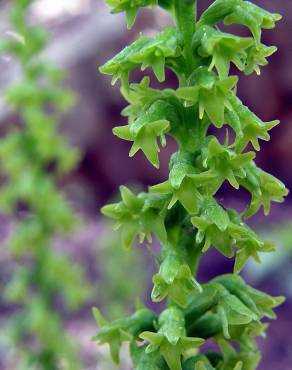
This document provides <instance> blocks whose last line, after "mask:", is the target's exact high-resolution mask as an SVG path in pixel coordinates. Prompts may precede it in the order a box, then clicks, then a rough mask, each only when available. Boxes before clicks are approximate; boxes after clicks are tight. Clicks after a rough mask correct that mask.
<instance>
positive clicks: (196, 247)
mask: <svg viewBox="0 0 292 370" xmlns="http://www.w3.org/2000/svg"><path fill="white" fill-rule="evenodd" d="M196 3H197V1H196V0H158V1H146V0H144V1H143V0H141V1H139V0H132V1H130V0H125V1H114V0H113V1H108V4H109V5H110V6H111V7H112V9H113V11H114V12H120V11H125V12H126V13H127V17H128V24H129V25H130V26H131V25H132V24H133V22H134V19H135V17H136V14H137V12H138V10H139V8H140V7H147V6H151V5H158V6H161V7H162V8H163V9H165V10H166V11H168V12H169V13H170V14H171V16H172V17H173V18H174V21H175V24H176V27H171V28H170V27H167V28H165V30H163V31H162V32H161V33H159V34H158V35H157V36H156V37H152V38H148V37H144V36H141V37H140V38H139V39H138V40H137V41H136V42H134V43H133V44H132V45H130V46H128V47H126V48H125V49H124V50H123V51H121V52H120V53H119V54H118V55H117V56H116V57H114V58H113V59H112V60H111V61H109V62H107V63H106V64H105V65H104V66H102V67H101V68H100V70H101V72H103V73H106V74H110V75H112V76H113V78H114V81H115V80H117V79H120V80H121V93H122V95H123V96H124V97H125V99H126V100H127V102H128V103H129V105H128V106H127V107H126V108H125V109H124V110H123V112H122V114H123V116H124V117H127V119H128V122H127V123H126V124H125V125H122V126H119V127H116V128H114V134H115V135H116V136H118V137H120V138H121V139H124V140H127V141H131V142H133V144H132V148H131V150H130V156H133V155H134V154H135V153H136V152H137V151H138V150H142V151H143V153H144V154H145V156H146V157H147V158H148V160H149V161H150V162H151V164H152V165H153V166H155V167H156V168H158V167H159V150H160V147H159V145H158V142H159V141H160V142H161V146H162V147H164V146H165V145H166V142H167V138H168V136H171V137H172V138H173V139H174V140H175V141H176V143H177V145H178V150H177V152H176V153H174V154H173V155H172V156H171V159H170V163H169V175H168V176H167V178H166V179H165V181H163V182H162V183H160V184H156V185H153V186H151V187H149V189H148V192H144V193H140V194H138V195H134V194H133V193H132V192H131V191H130V190H129V189H127V188H125V187H121V189H120V190H121V195H122V200H121V201H120V202H119V203H115V204H111V205H108V206H105V207H104V208H103V209H102V212H103V213H104V214H105V215H107V216H109V217H111V218H113V219H114V220H116V222H117V223H116V227H121V228H122V230H123V231H122V244H123V245H125V246H129V245H131V244H133V242H134V241H135V239H136V236H139V238H140V241H141V242H142V241H144V238H145V237H146V238H147V239H148V241H149V242H151V241H152V235H155V236H156V237H157V239H158V242H159V244H160V256H157V258H156V262H157V263H158V264H159V268H158V271H157V273H156V274H155V275H154V276H153V279H152V281H153V289H152V294H151V299H152V301H154V302H161V301H163V300H167V305H166V308H165V309H164V310H162V311H161V312H160V314H159V315H158V317H155V318H154V319H153V320H154V322H152V324H153V325H152V328H151V329H150V328H148V329H145V331H142V326H143V325H144V326H147V325H148V326H151V323H149V320H148V319H147V318H144V317H143V315H138V316H137V317H136V318H135V320H134V322H135V325H134V328H135V330H134V329H133V327H132V326H131V325H132V324H131V323H132V320H133V319H122V320H120V321H118V322H114V323H106V324H105V325H104V326H103V327H102V329H101V330H100V332H99V333H98V334H97V337H96V338H97V339H98V340H99V341H100V343H101V344H102V343H105V342H109V343H110V346H111V351H112V354H113V355H114V359H115V360H117V358H118V352H119V347H120V343H121V342H122V341H123V340H127V341H129V342H130V348H131V357H132V359H133V364H134V368H135V369H136V370H255V369H256V368H257V365H258V363H259V361H260V357H261V356H260V352H259V350H258V347H257V343H256V340H255V338H256V337H258V336H265V331H266V328H267V326H268V325H267V324H266V323H263V319H265V318H270V319H272V318H275V313H274V311H273V309H274V308H276V307H277V306H278V305H279V304H281V303H282V302H283V298H282V297H276V298H274V297H271V296H269V295H267V294H265V293H262V292H260V291H258V290H256V289H253V288H252V287H250V286H249V285H247V284H246V283H245V282H244V281H243V279H242V278H240V277H239V276H238V275H237V274H238V273H239V272H240V271H241V270H242V269H243V268H244V266H245V264H246V262H247V260H248V259H249V258H253V259H254V260H255V261H256V262H260V255H261V253H264V252H271V251H273V250H274V245H273V244H272V243H270V242H268V241H264V240H262V239H261V238H260V237H259V236H258V235H257V234H256V233H255V231H253V230H252V229H251V228H250V227H249V226H248V225H247V224H245V223H244V217H250V216H252V215H253V214H255V213H256V212H257V211H258V210H259V209H260V208H261V207H263V209H264V213H265V214H268V213H269V210H270V206H271V202H272V201H275V202H282V201H283V200H284V197H285V196H286V195H287V194H288V190H287V189H286V188H285V186H284V185H283V184H282V182H281V181H279V180H277V179H276V178H275V177H273V176H272V175H270V174H268V173H266V172H264V171H263V170H261V169H260V168H259V167H257V165H256V163H255V157H256V153H255V152H254V151H247V148H248V146H249V144H251V145H252V146H253V148H254V149H255V151H259V150H260V145H259V140H265V141H268V140H269V139H270V134H269V131H270V130H271V129H272V128H273V127H274V126H276V125H277V124H278V123H279V121H277V120H274V121H271V122H267V123H265V122H263V121H262V120H261V119H260V118H258V117H257V116H256V115H255V114H254V113H252V112H251V111H250V110H249V109H248V108H247V107H246V106H245V105H244V103H243V102H242V101H241V100H240V99H239V98H238V97H237V96H236V86H237V82H238V77H237V76H229V71H230V66H231V64H234V65H235V66H236V67H237V69H238V70H239V71H240V72H242V73H245V74H250V73H252V72H254V71H255V72H256V73H257V74H260V68H261V67H262V66H265V65H267V57H269V56H270V55H272V54H273V53H274V52H275V51H276V48H275V47H273V46H266V45H264V44H262V43H261V33H262V29H266V28H272V27H274V25H275V22H276V21H278V20H279V19H280V18H281V17H280V16H279V15H278V14H272V13H269V12H267V11H265V10H263V9H261V8H260V7H258V6H256V5H254V4H253V3H251V2H248V1H245V0H216V1H215V2H214V3H213V4H212V5H211V6H210V7H209V8H208V9H207V10H206V11H205V12H203V14H202V15H201V17H200V19H198V20H197V19H196V9H197V4H196ZM222 21H223V22H224V23H225V24H226V25H229V24H233V23H237V24H240V25H243V26H246V27H247V28H248V29H249V30H250V32H251V37H239V36H235V35H232V34H230V33H227V32H223V31H222V30H220V22H222ZM137 67H138V68H140V69H141V70H142V71H143V70H144V69H145V68H146V67H152V69H153V71H154V74H155V75H156V77H157V79H158V81H159V82H162V81H164V79H165V68H169V69H171V70H172V71H173V72H174V73H175V75H176V77H177V80H178V87H177V88H176V89H170V88H163V89H162V88H161V89H159V88H153V87H152V86H151V78H150V77H147V76H145V77H144V78H142V79H141V81H140V82H138V83H129V74H130V72H131V71H132V70H133V69H134V68H137ZM211 125H214V126H215V127H216V128H217V129H222V128H223V126H224V125H225V126H226V127H227V128H228V129H227V130H226V131H225V128H223V130H224V132H225V133H226V134H225V137H226V138H225V140H224V141H219V139H217V138H216V137H215V136H214V135H211V134H209V131H208V129H209V127H210V126H211ZM229 129H231V130H232V131H233V134H234V135H230V137H232V138H233V139H232V142H231V140H230V138H229V132H230V130H229ZM221 137H222V136H221ZM224 182H227V183H229V185H230V186H232V187H233V188H235V189H239V187H240V186H241V187H244V188H245V189H246V190H247V191H248V192H249V193H250V196H251V200H250V202H249V204H248V206H247V209H246V211H245V212H243V215H239V214H238V213H237V212H236V211H235V210H233V209H226V208H224V207H223V205H221V204H220V203H219V202H218V200H217V199H216V193H217V191H218V190H219V188H220V187H221V186H222V184H223V183H224ZM211 247H214V248H216V249H217V250H218V252H220V253H221V254H223V255H224V256H226V257H228V258H232V257H234V259H235V263H234V274H229V275H223V276H219V277H217V278H216V279H213V280H212V281H210V282H208V283H207V284H204V285H201V284H200V283H199V282H198V281H197V280H196V277H195V276H196V272H197V267H198V263H199V260H200V257H201V255H202V254H203V253H204V252H207V250H208V249H209V248H211ZM213 263H216V261H213ZM139 312H140V311H138V313H139ZM150 316H151V315H150ZM98 317H99V314H98ZM204 340H208V341H210V340H212V341H213V342H215V344H216V345H217V351H216V352H206V351H200V347H201V345H202V344H203V343H204Z"/></svg>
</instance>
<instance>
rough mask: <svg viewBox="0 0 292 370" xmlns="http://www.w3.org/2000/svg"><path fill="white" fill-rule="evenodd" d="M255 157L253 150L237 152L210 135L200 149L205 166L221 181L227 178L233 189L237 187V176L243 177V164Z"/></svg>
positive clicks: (244, 172)
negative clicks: (204, 145)
mask: <svg viewBox="0 0 292 370" xmlns="http://www.w3.org/2000/svg"><path fill="white" fill-rule="evenodd" d="M254 157H255V153H254V152H247V153H243V154H237V153H235V152H234V151H232V150H231V149H229V148H228V147H226V146H223V145H221V144H220V143H219V141H218V139H217V138H216V137H211V138H210V140H209V142H208V145H207V146H206V147H204V148H203V149H202V161H203V166H204V167H205V168H208V169H210V170H211V171H212V172H213V173H215V174H216V175H217V176H218V179H220V180H221V183H222V182H223V181H224V180H225V179H227V180H228V182H229V183H230V185H231V186H233V187H234V188H235V189H238V188H239V184H238V181H237V178H245V176H246V171H245V166H246V165H247V164H248V163H250V162H251V160H252V159H253V158H254Z"/></svg>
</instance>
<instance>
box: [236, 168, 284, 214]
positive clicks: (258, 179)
mask: <svg viewBox="0 0 292 370" xmlns="http://www.w3.org/2000/svg"><path fill="white" fill-rule="evenodd" d="M246 173H247V176H246V178H244V179H240V181H239V182H240V184H241V185H242V186H244V187H245V188H246V189H247V190H248V191H249V192H250V193H251V196H252V199H251V203H250V206H249V208H248V209H247V211H246V212H245V216H246V217H251V216H252V215H254V214H255V213H257V211H258V210H259V209H260V208H261V207H263V209H264V214H265V215H268V214H269V212H270V208H271V201H274V202H278V203H281V202H283V201H284V197H285V196H287V195H288V193H289V190H288V189H287V188H286V187H285V185H284V184H283V183H282V182H281V181H280V180H278V179H277V178H275V177H274V176H272V175H270V174H268V173H267V172H265V171H263V170H261V169H260V168H258V167H257V166H256V164H255V163H254V162H252V163H250V164H249V165H248V166H246Z"/></svg>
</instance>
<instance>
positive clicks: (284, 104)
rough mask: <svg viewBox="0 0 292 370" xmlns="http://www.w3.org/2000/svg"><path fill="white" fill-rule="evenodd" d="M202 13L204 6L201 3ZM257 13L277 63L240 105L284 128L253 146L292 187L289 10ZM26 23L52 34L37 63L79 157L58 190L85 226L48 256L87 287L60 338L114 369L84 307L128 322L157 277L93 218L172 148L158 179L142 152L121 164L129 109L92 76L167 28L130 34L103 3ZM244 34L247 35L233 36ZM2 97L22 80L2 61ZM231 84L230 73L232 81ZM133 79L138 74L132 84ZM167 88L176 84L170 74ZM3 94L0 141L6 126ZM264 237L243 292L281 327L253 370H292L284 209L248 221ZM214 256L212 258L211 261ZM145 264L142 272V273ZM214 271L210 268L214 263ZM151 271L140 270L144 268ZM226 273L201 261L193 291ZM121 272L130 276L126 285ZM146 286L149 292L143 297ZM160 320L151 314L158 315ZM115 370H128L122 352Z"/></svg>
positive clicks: (156, 18) (160, 16) (147, 25)
mask: <svg viewBox="0 0 292 370" xmlns="http://www.w3.org/2000/svg"><path fill="white" fill-rule="evenodd" d="M199 3H202V4H203V5H204V7H206V6H207V5H208V4H209V3H210V1H206V0H205V1H200V2H199ZM255 3H256V4H258V5H261V6H263V7H265V8H266V9H268V10H270V11H275V12H278V13H281V14H282V15H283V20H282V21H281V22H279V23H278V27H277V29H276V30H271V31H265V32H264V35H263V41H264V43H266V44H267V45H277V46H278V49H279V50H278V53H277V54H275V55H274V56H272V57H271V59H270V65H269V66H267V67H265V68H263V69H262V74H261V76H260V77H257V76H255V75H252V76H248V77H246V76H242V77H241V79H240V83H239V96H240V97H241V99H242V100H243V101H244V103H245V104H246V105H248V106H249V107H250V108H251V110H253V111H254V112H255V113H256V114H257V115H259V116H260V117H261V118H262V119H263V120H264V121H269V120H273V119H278V118H279V119H280V120H281V125H279V126H277V127H276V128H275V129H273V131H272V135H271V137H272V139H271V141H270V142H267V143H265V142H262V143H261V149H262V150H261V152H260V153H259V154H258V156H257V164H258V165H259V166H261V167H262V168H263V169H264V170H266V171H268V172H270V173H272V174H273V175H275V176H277V177H279V178H280V179H281V180H282V181H284V182H285V184H286V185H287V187H288V188H289V189H291V187H292V125H291V122H292V68H291V60H292V37H291V35H292V2H290V1H287V0H278V1H277V2H275V1H273V0H261V1H255ZM8 7H9V1H0V33H1V37H2V36H5V35H6V34H7V32H9V24H8V21H7V19H8V17H7V9H8ZM31 17H32V21H33V22H35V23H36V24H42V25H44V26H45V27H46V28H48V30H49V32H50V43H49V45H48V47H47V49H46V50H45V57H46V58H47V59H48V60H49V61H51V62H53V63H54V64H56V65H58V66H60V67H61V68H63V69H65V70H66V71H67V72H66V73H67V76H66V84H67V86H68V87H70V88H71V89H72V90H73V91H74V92H75V93H76V96H77V100H76V104H75V106H74V108H73V109H71V110H70V112H68V113H67V114H66V115H64V117H63V120H62V125H61V132H62V134H63V135H65V136H66V138H67V139H68V141H69V142H70V143H71V145H73V146H75V147H77V148H79V150H80V152H81V160H80V162H79V165H78V167H77V168H76V170H75V171H74V172H73V173H71V174H70V176H68V177H67V178H65V179H63V183H62V187H63V190H64V191H65V192H66V194H67V195H68V197H69V199H70V200H71V201H72V203H73V204H74V207H75V209H76V212H77V213H78V214H79V215H80V217H82V218H83V220H84V222H83V223H82V227H80V228H79V229H78V230H77V231H76V233H75V234H74V235H72V236H70V237H69V238H66V240H63V239H62V238H58V239H56V241H55V247H56V248H57V249H59V250H60V251H62V253H65V254H66V255H68V256H70V257H71V258H72V260H73V261H74V263H76V264H79V265H81V266H82V267H83V268H84V271H85V274H86V278H87V279H88V281H89V283H90V284H91V285H92V289H93V293H92V299H91V300H90V302H88V303H87V304H85V305H84V306H83V307H82V308H81V309H80V310H79V311H77V312H74V313H70V312H64V315H63V316H64V320H65V323H66V328H67V330H68V332H69V333H70V335H71V336H72V338H73V340H74V341H75V342H76V343H77V344H78V347H79V349H80V356H81V359H82V361H83V366H84V369H88V370H89V369H90V370H93V369H100V370H111V369H115V368H116V367H115V366H114V365H112V364H111V361H110V360H109V356H108V353H107V348H97V346H96V345H95V344H94V343H92V342H91V340H90V338H91V337H92V336H93V335H94V334H95V332H96V325H95V323H94V321H93V319H92V317H91V311H90V308H91V307H92V305H96V306H99V307H100V308H101V309H102V310H103V312H105V316H106V317H107V318H108V319H112V318H117V317H119V316H121V315H123V314H125V313H129V312H131V311H132V309H133V307H134V302H135V299H136V297H139V298H140V299H142V300H146V302H148V304H151V303H150V302H149V298H148V297H149V292H150V290H151V279H150V276H152V274H153V272H154V271H155V269H156V267H155V264H154V262H153V259H152V258H151V255H150V254H149V252H148V251H147V249H146V248H143V249H142V248H137V249H134V250H132V251H124V250H122V248H121V246H120V242H119V234H118V233H113V232H112V231H111V225H110V224H108V223H106V222H105V221H104V220H103V219H102V217H101V216H100V213H99V208H100V207H101V206H102V205H104V204H105V203H106V202H108V201H110V200H112V199H113V198H114V197H115V194H116V192H117V190H118V186H119V185H120V184H128V185H133V186H138V187H140V188H143V187H146V185H149V184H154V183H158V182H160V181H164V180H165V179H166V176H167V174H168V167H167V166H168V160H169V156H170V155H171V153H172V152H173V151H175V145H174V144H173V143H171V142H169V145H168V146H167V148H166V149H164V150H163V151H162V152H161V168H160V170H156V169H154V168H153V167H152V166H151V165H150V164H149V163H148V162H147V160H146V159H145V158H144V156H143V155H141V154H140V153H138V154H137V155H136V156H135V157H134V159H129V158H128V151H129V144H128V143H127V142H124V141H121V140H119V139H118V138H116V137H114V136H113V135H112V132H111V129H112V128H113V127H114V126H117V125H119V124H122V123H123V122H125V120H124V119H123V118H121V117H120V111H121V109H122V108H123V107H124V106H125V102H124V101H123V99H122V97H121V96H120V93H119V87H118V86H114V87H112V86H111V84H110V78H109V77H107V76H103V75H101V74H99V72H98V66H99V65H101V64H103V63H104V62H105V61H106V60H108V59H109V58H110V57H111V56H113V55H114V54H116V53H117V52H118V51H120V50H121V49H122V48H123V47H124V46H125V45H127V44H128V43H130V42H131V41H133V40H134V39H135V37H136V35H137V33H138V32H140V31H143V33H145V34H153V33H155V31H157V30H160V29H161V28H163V27H164V25H166V24H168V23H169V21H170V20H169V18H168V17H167V15H166V14H165V13H163V12H162V11H160V10H156V11H155V12H152V11H150V10H143V11H141V12H140V13H139V16H138V20H137V23H136V25H135V27H134V28H133V29H132V30H130V31H128V30H127V29H126V26H125V19H124V17H123V15H110V13H109V10H108V9H107V8H106V6H105V5H104V4H103V1H102V0H58V1H52V0H36V1H35V2H34V5H33V7H32V11H31ZM236 31H238V32H239V33H240V34H242V35H245V34H246V33H244V32H246V31H245V30H243V29H241V28H240V29H238V30H236ZM0 71H1V73H0V91H1V92H2V91H4V90H5V88H6V87H7V86H8V85H9V84H11V83H12V82H13V81H15V80H17V79H18V78H19V77H20V71H19V70H18V67H17V65H15V64H14V62H13V60H11V59H9V58H3V57H2V58H1V59H0ZM234 73H235V71H234ZM136 77H137V78H138V77H139V74H137V76H136ZM167 83H169V84H172V85H173V84H175V80H174V78H173V75H172V74H171V73H167ZM1 95H2V94H0V134H2V133H3V132H5V129H6V128H7V127H9V125H10V124H11V122H12V121H13V119H14V118H15V117H14V115H13V114H12V112H11V111H10V110H9V107H7V106H6V105H5V104H4V101H3V99H2V98H1ZM219 197H220V198H221V199H222V201H223V202H224V204H228V205H232V206H234V207H236V208H237V209H239V210H242V209H244V207H245V205H246V203H245V202H246V201H247V200H248V197H247V195H246V194H245V193H242V192H236V191H234V190H231V188H230V187H229V186H226V187H225V186H224V187H223V188H222V189H221V191H220V194H219ZM250 223H251V225H252V226H253V227H254V228H256V229H257V230H258V231H259V232H260V233H261V234H262V235H263V236H264V237H267V238H270V239H273V240H275V241H276V243H277V246H278V250H277V253H276V254H272V255H271V256H268V255H267V256H263V257H264V258H263V264H262V265H260V266H259V265H256V266H255V265H254V264H252V263H250V264H249V265H248V266H247V267H246V269H245V270H244V272H243V274H244V276H245V278H246V279H247V281H248V282H249V283H251V284H253V285H255V286H256V287H258V288H259V289H262V290H264V291H266V292H268V293H270V294H273V295H285V296H286V297H287V301H286V303H285V304H284V305H283V306H281V307H280V308H279V309H278V310H277V314H278V316H279V318H278V320H277V321H275V322H272V324H271V327H270V329H269V331H268V337H267V339H265V340H262V339H261V340H260V342H259V343H260V347H261V348H262V350H263V361H262V364H261V366H260V368H259V369H260V370H275V369H276V370H280V369H281V370H291V369H292V341H291V330H292V315H291V312H292V198H291V196H290V197H288V199H287V201H286V203H285V204H281V205H273V207H272V210H271V214H270V217H268V218H264V217H263V216H262V215H261V214H259V215H258V216H256V217H254V218H253V219H252V220H250ZM12 227H13V220H11V219H9V218H7V217H5V215H2V216H1V222H0V238H1V240H2V242H4V241H5V236H6V235H7V234H8V232H9V230H10V229H11V228H12ZM215 257H216V259H214V258H215ZM145 259H146V260H147V264H146V263H145ZM214 260H215V261H216V263H214ZM146 265H147V266H149V267H148V268H147V270H145V266H146ZM7 269H8V270H9V254H8V253H6V252H5V249H1V250H0V279H1V280H0V283H1V284H5V276H6V273H5V271H7ZM231 270H232V262H231V261H228V260H226V259H224V258H222V257H220V256H219V255H217V254H216V252H213V251H211V252H210V253H208V255H207V256H206V257H205V258H204V259H203V261H202V264H201V267H200V271H199V275H200V276H199V280H200V281H202V282H205V281H207V280H209V279H210V278H212V277H213V276H216V275H218V274H220V273H224V272H230V271H231ZM125 271H127V274H125ZM145 287H146V289H145ZM156 309H157V307H156ZM12 310H13V307H11V306H9V305H7V304H6V303H5V302H3V301H1V299H0V329H1V324H3V323H4V322H5V321H6V320H7V319H8V318H9V316H10V315H11V312H12ZM14 361H15V359H13V355H12V354H10V351H9V348H8V347H6V346H5V343H3V345H2V346H1V347H0V369H7V370H13V369H14V365H13V364H14V363H15V362H14ZM118 368H119V369H130V366H129V365H128V359H127V351H126V350H125V352H124V355H123V356H122V364H121V365H120V366H119V367H118Z"/></svg>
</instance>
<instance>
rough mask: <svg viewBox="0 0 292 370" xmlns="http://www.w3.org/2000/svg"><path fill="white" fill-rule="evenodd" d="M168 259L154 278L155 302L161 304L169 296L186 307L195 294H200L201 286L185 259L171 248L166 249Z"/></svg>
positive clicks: (153, 298)
mask: <svg viewBox="0 0 292 370" xmlns="http://www.w3.org/2000/svg"><path fill="white" fill-rule="evenodd" d="M166 253H167V255H166V257H165V258H164V260H163V262H162V263H161V265H160V269H159V273H158V274H156V275H154V276H153V284H154V287H153V290H152V294H151V299H152V301H153V302H161V301H162V300H163V299H165V298H166V297H167V296H168V297H169V298H170V299H172V300H173V301H174V302H175V303H177V304H178V305H180V306H182V307H186V305H187V303H188V298H189V296H190V295H191V293H193V292H197V293H200V292H201V290H202V289H201V286H200V284H199V283H198V282H197V281H196V280H195V278H194V277H193V275H192V272H191V269H190V267H189V266H188V264H187V263H185V262H184V260H183V258H182V257H180V256H178V254H177V253H176V252H175V251H174V250H173V249H172V248H171V246H169V247H167V248H166Z"/></svg>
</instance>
